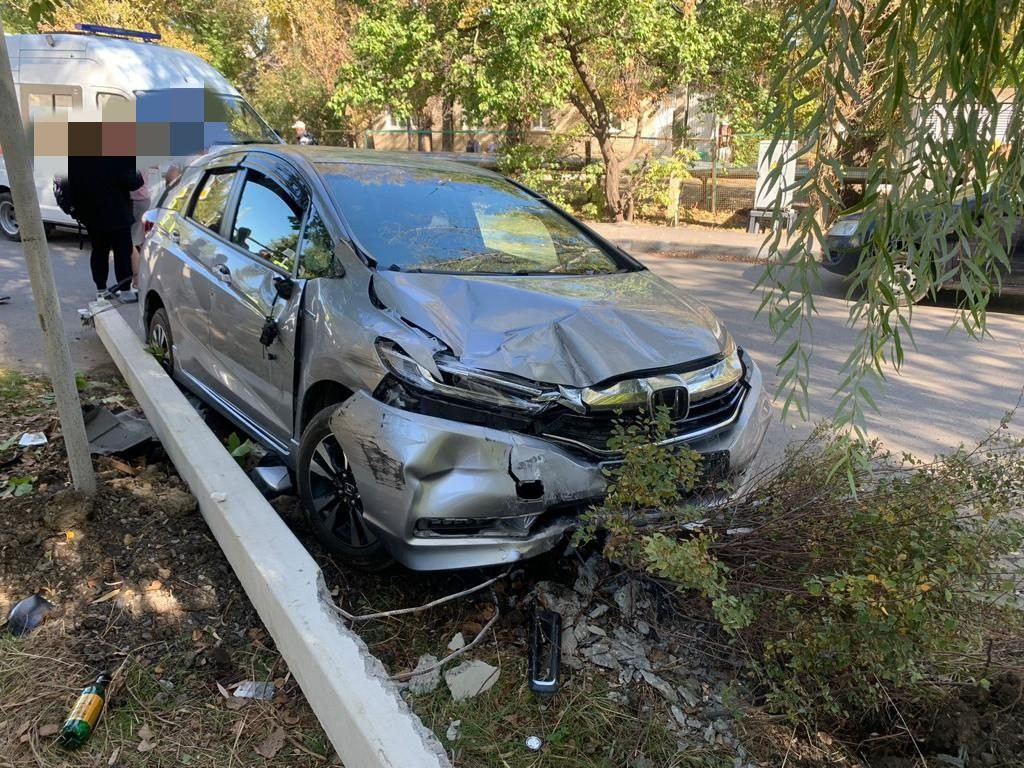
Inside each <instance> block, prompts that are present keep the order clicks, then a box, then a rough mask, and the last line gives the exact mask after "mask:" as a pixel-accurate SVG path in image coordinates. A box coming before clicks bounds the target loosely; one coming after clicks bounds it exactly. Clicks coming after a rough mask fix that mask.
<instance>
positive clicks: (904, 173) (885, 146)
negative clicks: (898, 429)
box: [759, 0, 1024, 436]
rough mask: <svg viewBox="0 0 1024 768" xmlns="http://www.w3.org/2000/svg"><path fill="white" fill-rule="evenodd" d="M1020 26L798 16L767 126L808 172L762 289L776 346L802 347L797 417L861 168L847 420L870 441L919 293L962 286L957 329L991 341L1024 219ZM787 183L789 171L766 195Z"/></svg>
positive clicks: (833, 9) (966, 5) (1012, 8)
mask: <svg viewBox="0 0 1024 768" xmlns="http://www.w3.org/2000/svg"><path fill="white" fill-rule="evenodd" d="M1022 18H1024V11H1022V3H1021V0H941V1H934V2H933V1H931V0H904V1H903V2H898V1H897V0H811V1H810V2H807V3H800V4H796V5H794V6H793V7H792V8H791V10H790V12H789V14H788V15H787V16H786V18H785V20H784V25H783V26H784V29H783V34H782V41H783V50H782V51H781V53H780V56H781V57H782V61H781V62H780V66H779V67H778V68H777V72H778V74H777V76H776V79H775V83H774V92H775V94H776V99H777V101H776V106H775V109H774V111H773V113H772V114H771V116H770V118H769V123H770V124H771V125H772V126H773V127H774V131H775V136H776V138H775V142H776V144H775V146H781V147H785V148H786V149H785V155H784V156H785V157H786V158H787V159H789V160H794V159H796V158H797V157H804V158H809V165H808V167H807V169H806V172H805V173H800V174H798V175H797V180H796V181H795V182H794V183H793V184H791V185H790V186H789V187H788V188H785V189H780V190H779V193H778V198H777V200H778V201H779V202H780V203H781V201H782V199H783V196H784V194H786V193H792V196H793V200H794V202H795V203H797V204H798V208H797V210H798V213H797V218H796V224H795V232H794V233H793V235H792V236H791V237H790V238H789V239H788V240H786V239H784V237H783V236H782V235H781V234H780V233H781V231H782V229H783V227H782V226H781V225H782V221H781V214H782V211H781V205H779V206H777V209H779V210H777V213H776V216H777V219H778V220H777V222H776V223H777V224H778V225H779V226H778V227H777V228H776V232H777V233H776V234H775V235H774V236H773V237H772V238H771V239H770V242H769V243H768V249H769V251H770V252H771V255H772V256H773V257H774V258H772V259H771V260H770V264H769V267H768V268H767V270H766V271H765V273H764V275H763V277H762V278H761V281H760V284H759V287H760V289H761V290H762V302H761V309H762V311H763V312H764V313H766V315H767V319H768V323H769V326H770V328H771V330H772V332H773V333H774V334H775V336H776V338H777V339H778V340H782V339H783V338H785V339H787V341H788V342H789V345H790V347H789V349H788V351H787V354H786V356H785V358H784V360H783V361H782V362H781V363H780V366H779V373H780V380H781V382H782V384H781V388H782V389H781V394H782V395H784V397H785V406H784V410H785V411H788V410H789V409H791V408H794V407H795V408H796V409H798V410H799V411H800V412H801V413H806V403H807V378H808V373H809V369H810V346H811V342H812V329H811V326H812V322H811V321H812V317H813V315H814V314H815V307H814V288H815V287H816V286H817V285H818V283H819V274H818V270H819V258H820V257H819V253H818V252H819V251H820V250H821V249H822V248H824V246H825V239H824V238H825V235H826V232H827V226H828V223H830V221H831V220H832V219H833V218H834V217H835V216H837V215H839V214H841V213H842V212H843V210H844V208H845V207H846V206H845V205H844V200H843V189H844V186H845V184H846V183H848V182H850V181H854V182H855V183H856V182H859V179H858V178H857V177H855V176H854V174H853V173H852V172H851V167H852V166H854V165H857V166H861V167H863V168H865V169H866V174H867V181H866V182H864V195H863V199H862V201H861V203H859V204H858V205H857V206H856V208H855V209H854V210H855V211H856V212H857V214H858V216H859V217H860V218H859V224H858V228H857V236H858V237H859V238H860V240H861V242H862V243H863V244H864V247H863V250H862V252H861V256H860V260H859V263H858V265H857V267H856V269H855V270H854V272H853V273H852V275H851V276H850V289H849V293H848V296H847V297H848V298H849V299H850V302H851V303H850V309H849V321H850V323H851V325H853V326H854V327H855V328H856V329H857V336H856V340H855V342H854V345H853V347H852V348H851V350H850V352H849V355H848V357H847V358H846V361H845V363H844V365H843V368H842V375H841V377H840V383H839V386H838V389H837V396H838V397H839V406H838V409H837V413H836V418H837V420H838V421H840V422H841V423H844V424H847V425H850V426H852V427H853V428H854V429H855V430H856V432H857V433H858V434H859V435H861V436H863V435H864V423H865V421H864V418H865V409H868V410H875V407H874V403H873V400H872V399H871V392H872V391H877V389H878V388H879V387H880V386H881V385H882V383H883V379H884V378H885V375H886V373H887V372H889V371H898V370H899V368H900V367H901V365H902V364H903V361H904V352H905V350H906V349H907V348H908V346H912V345H913V335H912V327H913V324H912V320H913V299H914V298H917V297H918V296H919V295H920V294H924V293H927V294H931V295H933V296H934V294H935V292H936V291H937V290H938V288H939V287H940V286H941V285H942V284H944V283H946V284H949V283H953V284H956V285H958V286H959V289H960V294H959V299H958V301H959V305H958V311H957V312H956V313H955V314H954V315H953V320H952V324H953V326H958V327H960V328H961V329H962V330H964V331H966V332H967V333H969V334H971V335H973V336H980V335H983V334H984V332H985V319H986V310H987V308H988V305H989V301H990V299H991V298H992V296H993V295H996V294H998V292H999V290H1000V288H1001V285H1002V280H1003V278H1004V277H1005V274H1006V271H1007V270H1008V269H1009V266H1010V258H1009V245H1010V243H1011V242H1012V238H1013V233H1014V230H1015V229H1016V228H1018V227H1019V226H1020V221H1021V218H1022V214H1024V147H1022V145H1021V141H1020V140H1019V137H1022V136H1024V133H1022V130H1021V129H1022V127H1024V126H1022V118H1024V112H1022V101H1024V87H1022V86H1024V83H1022V82H1021V81H1022V79H1024V22H1022ZM809 94H813V96H811V97H809ZM809 104H813V107H814V108H813V111H811V112H810V113H808V105H809ZM808 115H809V116H808ZM1000 116H1001V119H1000ZM997 122H998V123H1000V125H1002V124H1005V128H1001V127H1000V128H999V129H998V130H997ZM866 133H870V141H867V142H865V141H864V137H865V134H866ZM794 136H802V137H807V138H806V139H804V140H802V141H790V139H791V137H794ZM1001 136H1005V137H1006V140H1005V141H1003V140H1002V139H1001ZM778 142H786V143H785V144H779V143H778ZM865 147H867V149H866V150H865ZM857 152H859V154H858V155H856V157H855V153H857ZM854 160H856V162H854ZM781 174H782V164H781V163H780V164H779V165H777V166H776V167H775V168H774V169H773V170H772V171H771V172H770V175H769V176H770V178H769V181H770V182H772V181H775V180H779V179H781ZM780 186H781V184H780ZM801 204H802V205H801ZM854 210H851V211H850V213H853V212H854Z"/></svg>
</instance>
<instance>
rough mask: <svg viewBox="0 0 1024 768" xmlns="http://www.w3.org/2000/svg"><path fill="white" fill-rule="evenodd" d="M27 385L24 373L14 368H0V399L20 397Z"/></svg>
mask: <svg viewBox="0 0 1024 768" xmlns="http://www.w3.org/2000/svg"><path fill="white" fill-rule="evenodd" d="M27 385H28V379H27V378H26V377H25V376H24V374H22V373H20V372H18V371H15V370H0V400H14V399H16V398H20V397H22V396H23V395H24V394H25V392H26V390H27Z"/></svg>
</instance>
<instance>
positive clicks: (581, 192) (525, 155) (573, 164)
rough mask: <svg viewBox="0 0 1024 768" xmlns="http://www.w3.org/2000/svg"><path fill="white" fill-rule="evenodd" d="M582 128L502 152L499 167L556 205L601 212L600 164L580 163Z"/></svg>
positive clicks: (595, 213)
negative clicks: (578, 149)
mask: <svg viewBox="0 0 1024 768" xmlns="http://www.w3.org/2000/svg"><path fill="white" fill-rule="evenodd" d="M582 138H583V134H582V132H581V131H579V130H576V131H569V132H567V133H563V134H557V135H555V136H552V137H551V141H550V143H547V144H528V143H525V142H524V143H521V144H516V145H513V146H511V147H508V149H507V150H506V151H505V152H504V153H503V154H502V156H501V157H500V159H499V161H498V170H499V171H500V172H501V173H502V174H504V175H506V176H509V177H511V178H513V179H515V180H516V181H519V182H521V183H522V184H525V185H526V186H528V187H530V188H531V189H534V190H536V191H537V192H540V193H541V194H542V195H544V196H545V197H546V198H548V199H549V200H550V201H551V202H553V203H554V204H555V205H558V206H561V207H562V208H566V209H568V210H570V211H575V212H578V213H582V214H583V215H591V214H593V215H594V216H597V215H599V213H600V210H601V206H602V202H601V201H602V200H603V197H602V194H601V189H600V186H599V184H600V178H601V173H602V168H603V166H602V165H601V164H600V163H589V164H585V165H581V163H582V159H581V158H578V157H576V156H574V154H573V152H572V150H573V148H574V146H575V145H576V144H577V143H578V142H579V141H580V140H581V139H582Z"/></svg>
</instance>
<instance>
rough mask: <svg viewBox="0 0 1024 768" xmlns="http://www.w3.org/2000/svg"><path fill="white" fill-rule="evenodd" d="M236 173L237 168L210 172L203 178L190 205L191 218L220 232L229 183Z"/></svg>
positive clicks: (228, 192) (229, 187) (229, 191)
mask: <svg viewBox="0 0 1024 768" xmlns="http://www.w3.org/2000/svg"><path fill="white" fill-rule="evenodd" d="M237 175H238V171H237V170H232V171H218V172H214V173H210V174H208V175H207V176H206V178H205V179H204V180H203V184H202V187H200V189H199V194H198V195H197V196H196V202H195V204H194V205H193V206H192V218H193V219H194V220H195V221H196V222H197V223H199V224H202V225H203V226H204V227H206V228H207V229H209V230H212V231H214V232H220V225H221V222H223V221H224V209H225V208H227V204H228V195H229V194H231V184H232V183H233V182H234V180H235V176H237Z"/></svg>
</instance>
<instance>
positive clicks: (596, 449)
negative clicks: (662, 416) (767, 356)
mask: <svg viewBox="0 0 1024 768" xmlns="http://www.w3.org/2000/svg"><path fill="white" fill-rule="evenodd" d="M747 390H748V386H747V384H746V382H745V381H743V380H742V379H741V380H740V381H737V382H736V383H735V384H733V385H732V386H731V387H729V388H728V389H725V390H722V391H721V392H716V393H715V394H713V395H710V396H708V397H706V398H704V399H702V400H695V401H693V402H692V403H690V409H689V412H688V413H687V414H686V417H685V418H683V419H680V420H678V421H674V422H672V427H671V429H670V431H669V434H668V437H667V440H669V441H673V442H676V441H679V442H684V441H686V440H688V439H690V440H696V439H698V438H701V437H704V436H706V435H709V434H712V433H713V432H716V431H718V430H720V429H725V428H726V427H728V426H730V425H731V424H733V422H735V421H736V419H737V417H738V416H739V412H740V409H741V408H742V407H743V400H744V399H745V398H746V395H747ZM628 419H629V414H626V413H623V414H615V413H613V412H605V413H589V414H576V413H569V412H566V413H562V414H559V415H558V416H557V417H556V418H555V419H553V420H552V421H551V422H549V423H548V424H547V425H545V427H544V432H543V436H544V437H546V438H547V439H549V440H552V441H554V442H557V443H560V444H562V445H565V446H567V447H570V448H575V449H576V450H578V451H583V452H584V453H587V454H590V455H592V456H598V457H601V458H613V457H614V456H615V452H614V451H612V450H609V448H608V440H609V439H610V438H611V437H612V435H613V434H614V430H615V423H616V421H620V420H628Z"/></svg>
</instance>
